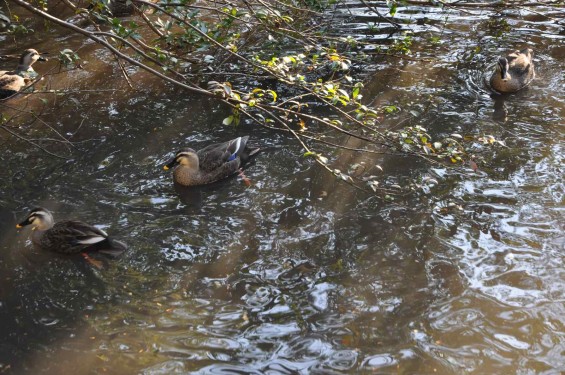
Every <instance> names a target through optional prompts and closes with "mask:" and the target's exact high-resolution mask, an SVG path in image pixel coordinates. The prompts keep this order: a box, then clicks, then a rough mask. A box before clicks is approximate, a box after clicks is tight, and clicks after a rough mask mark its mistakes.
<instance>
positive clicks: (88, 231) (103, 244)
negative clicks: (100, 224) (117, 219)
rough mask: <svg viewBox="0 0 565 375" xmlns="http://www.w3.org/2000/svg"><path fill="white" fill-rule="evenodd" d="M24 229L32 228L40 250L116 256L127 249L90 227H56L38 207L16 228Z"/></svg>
mask: <svg viewBox="0 0 565 375" xmlns="http://www.w3.org/2000/svg"><path fill="white" fill-rule="evenodd" d="M26 225H32V226H33V228H32V230H33V232H32V234H31V241H32V242H33V243H34V245H36V246H38V247H40V248H41V249H43V250H48V251H53V252H56V253H63V254H78V253H83V252H89V251H99V252H101V253H107V254H112V255H117V254H118V253H121V252H122V251H124V250H126V249H127V246H126V245H125V244H124V243H123V242H120V241H117V240H114V239H111V238H110V237H108V234H106V232H104V231H103V230H101V229H98V228H96V227H94V226H92V225H89V224H86V223H83V222H80V221H74V220H66V221H59V222H58V223H55V222H54V220H53V215H52V214H51V212H49V210H47V209H45V208H41V207H37V208H34V209H33V210H31V212H30V213H29V214H28V215H27V217H26V218H25V220H23V221H22V222H21V223H19V224H17V225H16V228H22V227H24V226H26Z"/></svg>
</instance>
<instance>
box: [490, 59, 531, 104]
mask: <svg viewBox="0 0 565 375" xmlns="http://www.w3.org/2000/svg"><path fill="white" fill-rule="evenodd" d="M533 56H534V51H533V50H531V49H530V48H525V49H523V50H521V51H514V52H512V53H510V54H508V55H506V56H504V57H501V58H499V59H498V63H497V65H496V70H495V72H494V73H493V74H492V76H491V77H490V86H491V87H492V88H493V89H494V90H496V91H497V92H499V93H511V92H516V91H519V90H521V89H523V88H524V87H526V86H528V85H529V84H530V82H532V80H533V79H534V77H535V75H536V74H535V72H534V63H533V60H532V59H533Z"/></svg>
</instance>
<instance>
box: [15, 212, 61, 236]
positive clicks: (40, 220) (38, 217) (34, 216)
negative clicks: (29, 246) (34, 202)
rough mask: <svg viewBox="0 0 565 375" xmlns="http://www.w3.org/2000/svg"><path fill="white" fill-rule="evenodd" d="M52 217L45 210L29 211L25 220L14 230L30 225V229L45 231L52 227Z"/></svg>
mask: <svg viewBox="0 0 565 375" xmlns="http://www.w3.org/2000/svg"><path fill="white" fill-rule="evenodd" d="M53 223H54V220H53V215H52V214H51V212H49V210H46V209H45V208H41V207H37V208H34V209H33V210H31V211H30V213H29V214H28V215H27V216H26V218H25V219H24V220H23V221H22V222H21V223H19V224H17V225H16V228H23V227H25V226H26V225H32V226H33V227H32V229H33V230H35V229H39V230H47V229H50V228H51V227H53Z"/></svg>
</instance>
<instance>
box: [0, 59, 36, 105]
mask: <svg viewBox="0 0 565 375" xmlns="http://www.w3.org/2000/svg"><path fill="white" fill-rule="evenodd" d="M36 61H47V59H46V58H45V57H42V56H41V55H40V54H39V52H37V51H36V50H34V49H31V48H30V49H26V50H25V51H24V53H22V56H21V57H20V62H19V64H18V67H17V68H16V70H13V71H0V99H5V98H8V97H10V96H12V95H14V94H16V93H18V92H19V91H20V90H21V89H22V88H24V87H25V86H26V84H27V83H28V82H29V81H30V80H32V79H34V78H35V77H37V73H36V72H35V70H33V68H32V67H31V66H32V65H33V63H35V62H36Z"/></svg>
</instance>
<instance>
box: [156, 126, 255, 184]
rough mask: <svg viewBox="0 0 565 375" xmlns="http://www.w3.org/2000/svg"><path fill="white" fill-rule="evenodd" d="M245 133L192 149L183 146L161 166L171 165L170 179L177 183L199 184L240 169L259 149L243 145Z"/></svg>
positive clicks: (217, 179) (169, 166) (213, 180)
mask: <svg viewBox="0 0 565 375" xmlns="http://www.w3.org/2000/svg"><path fill="white" fill-rule="evenodd" d="M248 141H249V136H244V137H238V138H235V139H232V140H229V141H226V142H222V143H214V144H211V145H208V146H206V147H204V148H203V149H201V150H198V151H195V150H193V149H191V148H183V149H181V150H179V151H177V152H176V154H175V156H174V157H173V158H172V159H170V160H169V161H168V162H167V164H166V165H165V166H164V167H163V169H165V170H169V169H171V168H173V167H174V168H175V169H174V171H173V180H174V182H175V184H179V185H181V186H200V185H206V184H211V183H213V182H216V181H219V180H222V179H224V178H227V177H229V176H231V175H233V174H235V173H236V172H238V171H239V170H240V168H241V167H242V166H243V165H245V163H246V162H247V161H248V160H249V159H250V158H251V157H252V156H255V155H256V154H257V153H258V152H259V151H260V149H259V148H250V147H248V146H247V142H248Z"/></svg>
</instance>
